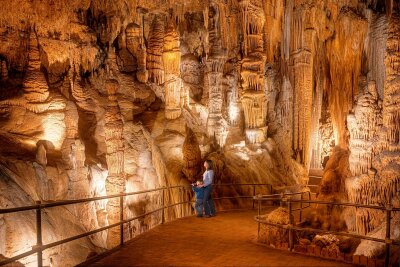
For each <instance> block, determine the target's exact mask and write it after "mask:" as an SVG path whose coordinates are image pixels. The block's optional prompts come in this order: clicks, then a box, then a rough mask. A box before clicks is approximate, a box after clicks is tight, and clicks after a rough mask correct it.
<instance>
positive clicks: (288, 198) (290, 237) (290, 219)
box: [287, 196, 293, 251]
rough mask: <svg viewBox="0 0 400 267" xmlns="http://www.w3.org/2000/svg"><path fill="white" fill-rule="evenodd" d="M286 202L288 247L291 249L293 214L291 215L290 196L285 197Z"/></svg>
mask: <svg viewBox="0 0 400 267" xmlns="http://www.w3.org/2000/svg"><path fill="white" fill-rule="evenodd" d="M287 204H288V209H289V225H288V226H289V249H290V251H292V250H293V229H292V227H293V216H292V202H290V196H288V197H287Z"/></svg>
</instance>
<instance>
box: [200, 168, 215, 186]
mask: <svg viewBox="0 0 400 267" xmlns="http://www.w3.org/2000/svg"><path fill="white" fill-rule="evenodd" d="M213 182H214V171H213V170H206V171H205V172H204V173H203V185H204V187H206V186H209V185H210V184H212V183H213Z"/></svg>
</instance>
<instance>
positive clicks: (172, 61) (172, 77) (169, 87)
mask: <svg viewBox="0 0 400 267" xmlns="http://www.w3.org/2000/svg"><path fill="white" fill-rule="evenodd" d="M179 45H180V42H179V35H178V32H177V31H176V26H175V23H174V22H173V21H172V20H171V19H170V20H169V21H168V24H167V27H166V29H165V37H164V47H163V51H164V52H163V54H162V58H163V62H164V73H165V82H164V88H165V117H166V118H167V119H176V118H178V117H179V116H180V115H181V112H182V111H181V108H182V105H183V103H182V94H183V90H182V80H181V78H180V77H179V75H180V63H181V52H180V50H179Z"/></svg>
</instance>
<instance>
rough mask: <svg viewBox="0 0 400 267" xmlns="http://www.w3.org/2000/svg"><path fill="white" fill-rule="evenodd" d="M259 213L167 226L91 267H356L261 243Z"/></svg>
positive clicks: (235, 213) (189, 219) (187, 220)
mask: <svg viewBox="0 0 400 267" xmlns="http://www.w3.org/2000/svg"><path fill="white" fill-rule="evenodd" d="M254 215H256V211H254V210H251V211H233V212H232V211H231V212H221V213H218V215H217V216H216V217H213V218H196V217H187V218H183V219H179V220H176V221H173V222H170V223H166V224H164V225H161V226H158V227H155V228H154V229H152V230H150V231H148V232H146V233H144V234H142V235H140V236H138V237H137V238H135V239H134V240H133V241H130V242H128V243H127V244H126V245H125V246H124V247H123V248H121V249H119V250H118V251H116V252H114V253H112V254H111V255H108V256H106V257H105V258H103V259H101V260H99V261H98V262H95V263H92V264H91V265H89V266H297V267H299V266H352V265H350V264H345V263H341V262H336V261H330V260H324V259H320V258H316V257H310V256H305V255H300V254H296V253H290V252H287V251H282V250H276V249H273V248H269V247H267V246H263V245H258V244H256V243H255V241H256V238H257V223H256V222H255V221H254V220H253V216H254Z"/></svg>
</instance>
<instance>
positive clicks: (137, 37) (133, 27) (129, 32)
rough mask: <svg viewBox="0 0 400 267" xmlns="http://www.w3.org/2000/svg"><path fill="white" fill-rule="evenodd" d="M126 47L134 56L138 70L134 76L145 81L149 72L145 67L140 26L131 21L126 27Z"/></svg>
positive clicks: (144, 47)
mask: <svg viewBox="0 0 400 267" xmlns="http://www.w3.org/2000/svg"><path fill="white" fill-rule="evenodd" d="M125 31H126V47H127V49H128V51H129V52H130V53H131V54H132V55H133V56H134V57H135V58H136V61H137V65H138V70H137V72H136V78H137V79H138V81H140V82H142V83H145V82H147V80H148V77H149V73H148V71H147V69H146V57H147V54H146V45H145V43H144V40H143V36H142V28H141V27H140V26H139V25H137V24H135V23H132V24H130V25H128V27H127V28H126V30H125Z"/></svg>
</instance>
